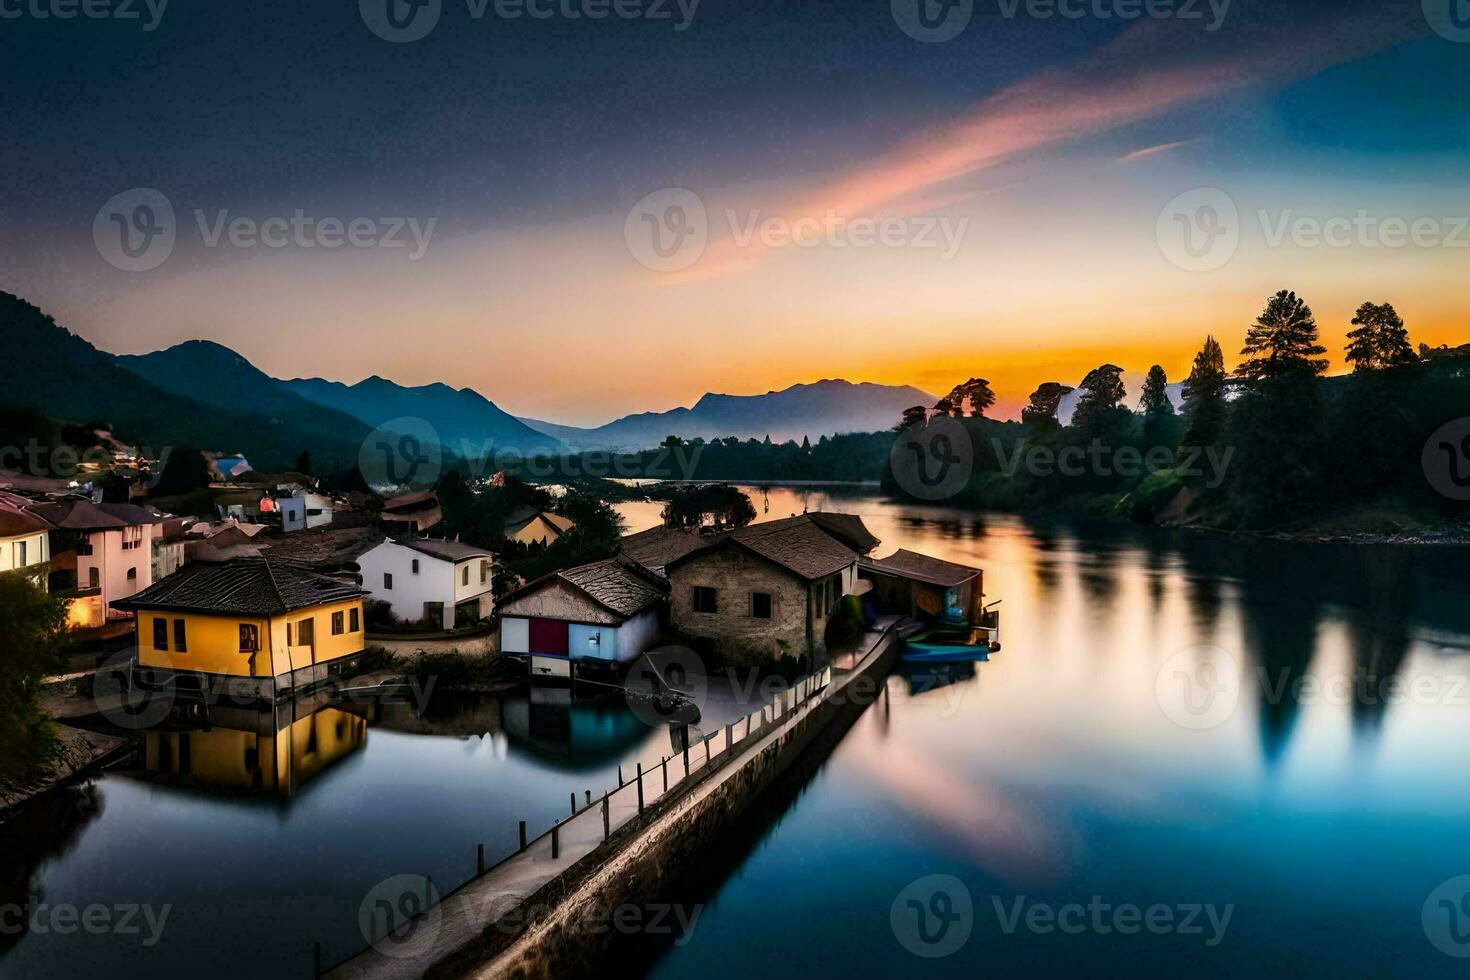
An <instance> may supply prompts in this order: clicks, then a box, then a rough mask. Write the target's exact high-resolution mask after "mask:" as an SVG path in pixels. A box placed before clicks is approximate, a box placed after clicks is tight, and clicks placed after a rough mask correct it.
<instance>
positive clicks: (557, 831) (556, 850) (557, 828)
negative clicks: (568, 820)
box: [551, 820, 561, 861]
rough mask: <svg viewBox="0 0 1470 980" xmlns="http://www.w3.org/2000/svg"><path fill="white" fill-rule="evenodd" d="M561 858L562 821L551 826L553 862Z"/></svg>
mask: <svg viewBox="0 0 1470 980" xmlns="http://www.w3.org/2000/svg"><path fill="white" fill-rule="evenodd" d="M559 857H561V821H560V820H558V821H557V822H556V823H554V824H552V825H551V860H553V861H555V860H556V859H557V858H559Z"/></svg>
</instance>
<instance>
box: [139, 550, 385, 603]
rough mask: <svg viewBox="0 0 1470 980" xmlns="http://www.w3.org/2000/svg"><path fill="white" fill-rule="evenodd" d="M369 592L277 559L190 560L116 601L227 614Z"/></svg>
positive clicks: (333, 600) (316, 601)
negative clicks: (175, 570)
mask: <svg viewBox="0 0 1470 980" xmlns="http://www.w3.org/2000/svg"><path fill="white" fill-rule="evenodd" d="M364 595H367V593H366V592H364V591H363V590H362V589H359V588H358V587H357V586H354V585H348V584H347V583H345V582H342V581H340V580H338V579H334V578H328V577H327V576H325V575H318V574H316V573H315V572H311V571H308V570H307V569H305V568H303V567H302V566H300V565H297V564H294V563H292V562H286V561H281V560H280V559H276V558H237V559H235V560H234V561H228V562H224V563H222V564H218V565H215V564H192V565H185V566H184V567H183V568H182V569H180V570H179V571H177V572H175V573H174V574H172V575H170V576H168V577H167V578H165V579H162V580H160V581H158V582H155V583H153V584H152V585H150V586H149V587H148V588H146V589H144V590H143V591H141V592H138V593H135V594H133V595H131V596H129V597H128V598H126V599H120V600H118V601H116V602H114V603H113V604H112V605H113V608H115V609H123V610H137V609H173V610H181V611H184V612H200V613H214V614H217V615H224V616H279V615H281V614H283V613H287V612H290V611H292V610H295V609H306V608H307V607H309V606H318V605H321V604H322V603H324V602H341V601H343V600H346V599H355V598H357V597H359V596H364Z"/></svg>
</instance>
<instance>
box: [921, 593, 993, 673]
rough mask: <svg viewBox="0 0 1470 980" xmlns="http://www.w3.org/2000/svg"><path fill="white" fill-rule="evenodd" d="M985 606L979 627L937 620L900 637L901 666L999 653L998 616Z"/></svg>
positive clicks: (969, 658) (971, 659) (959, 659)
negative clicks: (902, 642) (901, 646)
mask: <svg viewBox="0 0 1470 980" xmlns="http://www.w3.org/2000/svg"><path fill="white" fill-rule="evenodd" d="M998 604H999V600H996V602H993V603H991V604H990V605H989V606H987V607H986V608H985V609H984V611H983V612H982V613H981V616H980V623H979V625H972V624H970V623H968V622H965V621H963V620H940V621H938V622H936V623H933V624H930V625H928V626H924V627H921V628H920V629H919V630H918V631H917V632H914V633H910V634H908V635H907V636H905V637H904V648H903V651H902V652H901V653H900V654H899V655H898V656H899V660H901V661H903V662H904V663H911V664H913V663H930V664H933V663H962V662H966V661H983V660H989V659H990V655H991V654H992V653H996V652H998V651H999V650H1000V613H999V612H997V611H995V610H994V609H993V608H992V607H994V606H996V605H998Z"/></svg>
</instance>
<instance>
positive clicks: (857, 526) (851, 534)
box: [806, 510, 883, 555]
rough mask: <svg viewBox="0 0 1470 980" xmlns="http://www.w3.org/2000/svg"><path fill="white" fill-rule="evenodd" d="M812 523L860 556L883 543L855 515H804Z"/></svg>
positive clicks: (821, 513)
mask: <svg viewBox="0 0 1470 980" xmlns="http://www.w3.org/2000/svg"><path fill="white" fill-rule="evenodd" d="M806 516H807V517H809V518H811V519H812V522H813V523H815V524H816V525H817V527H819V528H821V529H822V530H823V531H826V532H827V533H828V534H830V535H832V537H834V538H836V539H837V540H838V541H841V542H842V543H843V544H845V545H847V546H848V547H849V548H851V549H852V550H853V551H856V552H857V553H858V554H860V555H866V554H868V553H869V552H871V551H872V550H873V549H874V548H876V547H878V545H880V544H882V543H883V542H882V541H881V540H880V539H879V538H878V537H877V536H875V535H874V534H873V532H872V531H869V530H868V525H866V524H864V523H863V519H862V518H861V517H859V516H857V515H856V514H838V513H831V512H828V511H824V510H818V511H812V512H811V513H810V514H807V515H806Z"/></svg>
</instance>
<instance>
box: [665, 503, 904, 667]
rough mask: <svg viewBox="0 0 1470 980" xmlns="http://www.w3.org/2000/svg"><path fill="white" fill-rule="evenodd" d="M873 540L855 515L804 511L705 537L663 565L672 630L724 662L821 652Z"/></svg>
mask: <svg viewBox="0 0 1470 980" xmlns="http://www.w3.org/2000/svg"><path fill="white" fill-rule="evenodd" d="M877 543H878V539H877V538H874V537H873V536H872V534H870V533H869V532H868V531H867V528H866V527H864V526H863V523H862V520H861V519H860V518H858V517H856V516H853V515H821V516H820V517H818V515H815V514H803V515H801V516H799V517H790V518H786V519H784V520H776V521H767V522H764V523H760V524H751V525H748V526H746V527H743V528H739V529H737V530H734V531H730V532H728V533H725V534H719V535H713V536H710V537H708V538H707V540H706V543H704V544H703V545H702V546H701V547H698V548H695V549H693V550H689V551H687V552H686V553H684V554H682V555H678V556H675V557H673V558H672V559H671V560H669V561H668V563H667V564H666V565H665V566H664V571H665V574H666V575H667V577H668V579H669V583H670V587H671V596H670V622H671V624H672V626H673V627H674V629H675V630H677V631H678V632H679V633H681V634H683V635H684V636H686V637H688V638H690V640H691V641H692V642H694V644H695V645H696V646H704V647H706V648H707V649H708V650H709V652H711V653H713V654H714V655H716V656H717V657H719V658H720V659H721V660H724V661H726V662H728V663H732V664H738V665H746V664H755V663H759V662H762V661H765V660H768V659H771V658H775V657H780V656H782V655H783V654H790V655H793V656H805V657H812V656H815V655H817V654H820V653H823V652H825V651H826V648H827V629H828V626H829V625H830V624H831V621H832V614H833V613H834V611H835V610H836V609H837V605H838V603H839V601H840V600H841V598H842V597H843V596H844V595H847V594H848V593H851V592H852V591H853V590H854V588H855V586H856V585H857V568H858V559H859V557H860V556H861V555H862V554H863V553H864V551H860V550H859V549H865V550H871V549H872V547H875V546H876V545H877Z"/></svg>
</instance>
